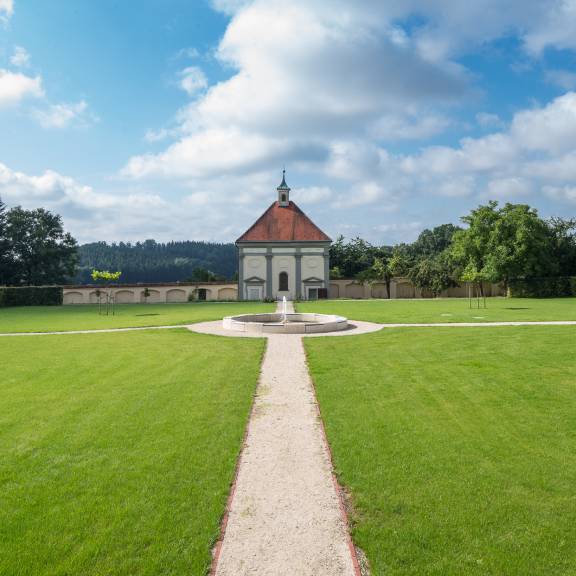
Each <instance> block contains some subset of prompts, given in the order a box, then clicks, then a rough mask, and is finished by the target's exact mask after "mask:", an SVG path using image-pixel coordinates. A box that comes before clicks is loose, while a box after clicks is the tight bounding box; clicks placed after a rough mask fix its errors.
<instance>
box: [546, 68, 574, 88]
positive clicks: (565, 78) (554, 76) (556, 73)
mask: <svg viewBox="0 0 576 576" xmlns="http://www.w3.org/2000/svg"><path fill="white" fill-rule="evenodd" d="M545 78H546V81H547V82H549V83H550V84H554V85H555V86H558V87H559V88H562V89H563V90H574V88H576V72H571V71H570V70H548V71H547V72H546V74H545Z"/></svg>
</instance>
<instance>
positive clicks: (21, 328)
mask: <svg viewBox="0 0 576 576" xmlns="http://www.w3.org/2000/svg"><path fill="white" fill-rule="evenodd" d="M272 310H274V304H261V303H259V302H232V303H219V302H215V303H210V302H194V303H186V304H118V305H116V310H115V315H114V316H103V315H102V316H101V315H99V314H98V306H97V305H88V304H87V305H78V306H29V307H17V308H1V309H0V333H2V332H60V331H67V330H98V329H103V328H128V327H135V326H171V325H174V324H190V323H193V322H205V321H208V320H219V319H221V318H222V317H224V316H230V315H233V314H245V313H248V312H255V311H258V312H269V311H272Z"/></svg>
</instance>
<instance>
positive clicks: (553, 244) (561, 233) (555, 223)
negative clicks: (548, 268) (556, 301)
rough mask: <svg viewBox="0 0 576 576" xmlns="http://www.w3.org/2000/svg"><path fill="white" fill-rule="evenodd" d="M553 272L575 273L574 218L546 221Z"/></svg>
mask: <svg viewBox="0 0 576 576" xmlns="http://www.w3.org/2000/svg"><path fill="white" fill-rule="evenodd" d="M546 227H547V229H548V238H549V244H550V252H551V257H550V260H551V262H552V263H554V268H555V269H554V273H555V274H556V275H558V276H575V275H576V218H558V217H556V218H550V219H549V220H547V221H546Z"/></svg>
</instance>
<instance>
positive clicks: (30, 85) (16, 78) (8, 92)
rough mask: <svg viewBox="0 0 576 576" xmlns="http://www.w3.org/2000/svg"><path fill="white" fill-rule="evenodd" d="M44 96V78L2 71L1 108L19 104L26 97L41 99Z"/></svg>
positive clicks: (0, 82)
mask: <svg viewBox="0 0 576 576" xmlns="http://www.w3.org/2000/svg"><path fill="white" fill-rule="evenodd" d="M43 95H44V91H43V89H42V78H40V76H36V77H34V78H32V77H30V76H26V75H25V74H21V73H20V72H10V71H9V70H4V69H0V108H1V107H3V106H11V105H14V104H18V103H19V102H20V101H21V100H23V99H24V98H26V97H31V98H41V97H42V96H43Z"/></svg>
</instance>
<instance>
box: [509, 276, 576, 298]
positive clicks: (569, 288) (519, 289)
mask: <svg viewBox="0 0 576 576" xmlns="http://www.w3.org/2000/svg"><path fill="white" fill-rule="evenodd" d="M508 296H513V297H515V298H561V297H564V296H576V276H558V277H552V278H528V279H522V280H511V281H510V282H509V283H508Z"/></svg>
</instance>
